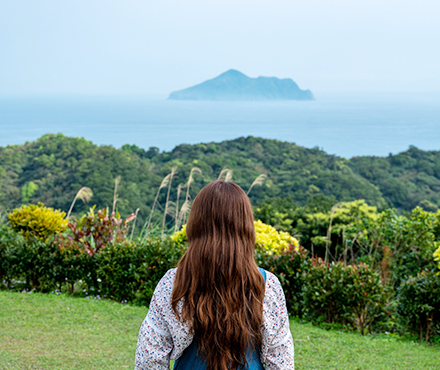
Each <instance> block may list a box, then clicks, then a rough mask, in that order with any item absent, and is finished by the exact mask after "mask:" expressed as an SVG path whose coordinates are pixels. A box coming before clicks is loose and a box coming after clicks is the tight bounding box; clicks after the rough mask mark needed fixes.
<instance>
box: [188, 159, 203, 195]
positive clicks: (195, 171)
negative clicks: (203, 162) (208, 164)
mask: <svg viewBox="0 0 440 370" xmlns="http://www.w3.org/2000/svg"><path fill="white" fill-rule="evenodd" d="M195 173H198V174H199V175H201V174H202V170H201V169H200V168H198V167H193V168H191V171H190V173H189V178H188V182H187V183H186V197H185V201H188V200H189V187H190V186H191V183H192V182H193V180H194V174H195Z"/></svg>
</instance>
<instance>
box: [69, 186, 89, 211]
mask: <svg viewBox="0 0 440 370" xmlns="http://www.w3.org/2000/svg"><path fill="white" fill-rule="evenodd" d="M92 196H93V191H92V190H91V189H90V188H88V187H87V186H83V187H82V188H81V189H79V190H78V192H77V193H76V195H75V198H73V202H72V204H71V205H70V208H69V212H67V217H66V218H67V219H69V217H70V214H71V213H72V210H73V206H74V205H75V203H76V200H77V199H78V198H79V199H81V200H82V201H83V202H84V203H88V202H89V201H90V199H91V198H92Z"/></svg>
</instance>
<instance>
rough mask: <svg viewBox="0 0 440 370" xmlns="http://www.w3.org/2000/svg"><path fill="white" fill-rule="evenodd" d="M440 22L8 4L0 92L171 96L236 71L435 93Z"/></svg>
mask: <svg viewBox="0 0 440 370" xmlns="http://www.w3.org/2000/svg"><path fill="white" fill-rule="evenodd" d="M439 19H440V1H439V0H301V1H298V0H287V1H282V0H271V1H268V0H266V1H262V0H221V1H218V0H215V1H213V0H156V1H150V0H143V1H142V0H118V1H115V0H99V1H97V0H74V1H73V0H71V1H65V0H64V1H62V0H38V1H36V0H13V1H9V0H3V1H1V3H0V56H1V57H0V95H3V96H4V95H10V96H12V95H22V94H25V95H28V94H32V95H33V94H165V95H166V94H168V93H169V92H171V91H173V90H178V89H181V88H184V87H188V86H190V85H194V84H196V83H199V82H201V81H203V80H205V79H208V78H212V77H215V76H216V75H218V74H220V73H222V72H224V71H225V70H227V69H230V68H235V69H238V70H240V71H242V72H243V73H245V74H247V75H249V76H251V77H257V76H259V75H263V76H277V77H290V78H293V79H294V80H295V81H296V82H297V83H298V84H299V85H300V87H302V88H309V89H311V90H312V91H314V92H318V93H319V92H320V91H323V92H331V91H335V92H341V91H358V92H359V91H365V92H390V91H391V92H393V91H417V92H420V91H422V92H440V73H439V67H438V66H439V64H440V46H439V45H440V43H439V36H440V21H439Z"/></svg>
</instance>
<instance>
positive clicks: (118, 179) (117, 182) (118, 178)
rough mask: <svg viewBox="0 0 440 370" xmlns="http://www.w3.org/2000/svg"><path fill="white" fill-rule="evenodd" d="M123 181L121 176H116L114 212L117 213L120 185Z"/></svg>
mask: <svg viewBox="0 0 440 370" xmlns="http://www.w3.org/2000/svg"><path fill="white" fill-rule="evenodd" d="M120 182H121V176H118V177H116V179H115V191H114V192H113V208H112V214H113V213H115V208H116V203H117V202H118V186H119V183H120Z"/></svg>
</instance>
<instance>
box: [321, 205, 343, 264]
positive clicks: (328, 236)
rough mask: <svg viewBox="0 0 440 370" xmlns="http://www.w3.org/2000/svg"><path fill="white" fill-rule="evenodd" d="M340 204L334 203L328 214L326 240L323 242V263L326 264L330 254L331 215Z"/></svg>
mask: <svg viewBox="0 0 440 370" xmlns="http://www.w3.org/2000/svg"><path fill="white" fill-rule="evenodd" d="M341 204H342V203H336V204H335V205H334V206H333V207H332V210H331V212H330V225H329V227H328V230H327V239H326V241H325V262H326V263H327V262H328V257H329V254H330V244H329V243H330V240H331V234H332V222H333V215H334V214H335V212H336V210H337V209H338V207H339V206H340V205H341Z"/></svg>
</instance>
